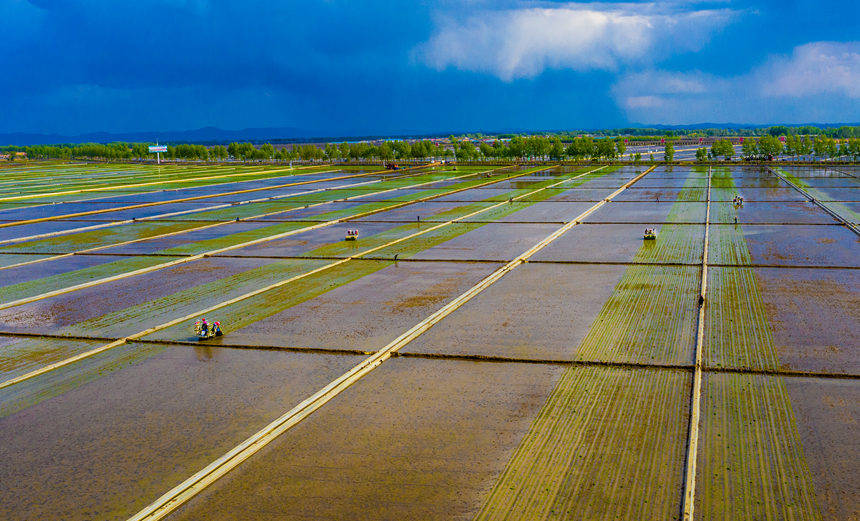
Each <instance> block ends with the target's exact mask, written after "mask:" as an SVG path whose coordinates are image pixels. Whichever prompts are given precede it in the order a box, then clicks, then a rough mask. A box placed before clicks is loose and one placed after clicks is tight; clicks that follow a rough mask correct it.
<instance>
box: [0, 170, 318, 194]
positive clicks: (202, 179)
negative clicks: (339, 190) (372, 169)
mask: <svg viewBox="0 0 860 521" xmlns="http://www.w3.org/2000/svg"><path fill="white" fill-rule="evenodd" d="M320 166H324V165H320ZM291 170H295V169H294V168H287V167H285V168H273V169H271V170H257V171H254V172H240V173H234V174H221V175H214V176H205V177H190V178H188V179H178V180H176V181H164V180H161V181H147V182H146V183H132V184H127V185H117V186H100V187H94V188H81V189H79V190H65V191H60V192H49V193H40V194H25V195H17V196H13V197H0V202H8V201H17V200H21V199H35V198H37V197H52V196H55V195H69V194H82V193H85V192H98V191H108V190H124V189H126V188H137V187H140V186H153V185H158V184H165V183H171V182H177V183H184V182H189V181H205V180H207V179H223V178H226V177H247V176H250V175H255V174H272V173H277V172H285V171H291Z"/></svg>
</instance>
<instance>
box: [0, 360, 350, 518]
mask: <svg viewBox="0 0 860 521" xmlns="http://www.w3.org/2000/svg"><path fill="white" fill-rule="evenodd" d="M359 359H360V358H358V357H350V356H319V355H313V354H298V353H285V352H278V351H250V350H224V349H218V348H193V347H174V348H164V349H162V350H161V351H160V352H159V353H158V354H156V355H154V356H152V357H150V358H148V359H146V360H143V361H138V362H137V363H136V364H133V365H130V366H127V367H125V368H123V369H120V370H116V371H113V372H108V373H105V374H102V375H101V377H100V378H98V379H95V380H92V381H90V382H89V383H88V384H86V385H81V386H78V387H76V388H74V389H70V390H68V391H67V392H65V393H63V394H61V395H59V396H56V397H54V398H52V399H49V400H46V401H42V402H41V403H37V404H35V405H32V406H30V407H27V408H25V409H23V410H20V411H18V412H17V413H15V414H12V415H11V416H6V417H3V418H0V439H2V440H3V444H2V445H0V481H2V483H3V486H2V487H0V517H2V518H3V519H8V520H17V519H20V520H25V519H26V520H32V519H67V520H76V519H80V520H85V519H86V520H89V519H125V518H127V517H128V516H130V515H131V514H133V513H135V512H136V511H137V510H139V509H140V508H143V507H144V506H145V505H146V504H148V503H149V502H151V501H153V500H154V499H156V498H157V497H158V496H160V495H161V494H163V493H164V492H166V491H167V490H168V489H170V488H172V487H173V486H175V485H176V484H178V483H179V482H181V481H182V480H184V479H185V478H186V477H188V476H189V475H191V474H193V473H194V472H196V471H197V470H199V469H200V468H202V467H204V466H205V465H207V464H208V463H209V462H211V461H212V460H214V459H216V458H217V457H219V456H221V455H222V454H223V453H225V452H227V451H228V450H229V449H230V448H232V447H233V446H235V445H237V444H238V443H239V442H241V441H242V440H244V439H245V438H246V437H247V436H249V435H250V434H252V433H253V432H255V431H257V430H258V429H260V428H261V427H263V426H264V425H266V424H267V423H268V422H270V421H271V420H273V419H274V418H276V417H278V416H280V415H281V414H283V413H284V412H286V411H287V410H289V409H290V408H291V407H293V406H294V405H295V404H297V403H298V402H299V401H301V400H302V399H304V398H306V397H307V396H309V395H311V394H312V393H314V392H315V391H317V390H318V389H319V388H321V387H322V386H324V385H325V384H326V383H328V382H329V381H331V380H332V379H334V378H335V377H337V376H339V375H340V374H342V373H343V372H345V371H346V370H348V368H349V367H351V366H352V365H354V364H355V363H357V361H358V360H359ZM2 392H3V391H0V393H2Z"/></svg>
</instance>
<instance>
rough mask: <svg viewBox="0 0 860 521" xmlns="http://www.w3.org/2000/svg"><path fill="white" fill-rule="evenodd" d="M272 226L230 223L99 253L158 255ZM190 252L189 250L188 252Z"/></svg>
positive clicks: (201, 224)
mask: <svg viewBox="0 0 860 521" xmlns="http://www.w3.org/2000/svg"><path fill="white" fill-rule="evenodd" d="M185 224H188V225H189V226H195V227H203V226H207V225H208V224H209V223H193V224H191V223H185ZM269 226H272V224H271V223H261V222H232V223H227V224H223V225H221V226H215V227H213V228H206V229H203V230H193V229H192V230H189V231H187V232H185V233H178V234H176V235H171V236H169V237H163V238H156V239H150V240H145V241H140V242H136V243H134V244H124V245H122V246H114V247H111V248H105V249H103V250H100V251H99V252H100V253H105V254H117V253H121V254H135V255H145V254H151V253H159V252H161V251H162V250H166V249H168V248H176V247H179V246H183V245H187V244H191V243H196V242H202V241H212V240H213V239H219V238H227V237H229V236H230V235H233V234H238V233H243V232H249V231H252V230H259V229H261V228H266V227H269ZM189 252H190V250H189Z"/></svg>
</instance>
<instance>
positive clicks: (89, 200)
mask: <svg viewBox="0 0 860 521" xmlns="http://www.w3.org/2000/svg"><path fill="white" fill-rule="evenodd" d="M236 168H238V167H236ZM308 168H315V167H296V168H294V169H293V170H294V171H295V170H305V169H308ZM335 171H336V170H320V171H319V172H307V173H301V172H299V173H297V174H296V175H312V174H316V173H326V172H335ZM258 172H262V170H260V171H258ZM277 177H286V176H277ZM267 179H274V178H271V177H270V178H267ZM236 182H243V181H236ZM222 184H230V182H227V183H215V184H211V185H201V186H219V185H222ZM190 188H194V187H190ZM188 189H189V187H180V188H164V189H156V190H149V191H145V192H133V193H130V194H112V195H116V196H118V197H125V196H141V195H149V194H157V193H161V192H178V191H180V190H188ZM108 197H109V196H108ZM100 199H103V198H100V197H97V198H93V199H70V200H68V201H61V202H54V203H36V204H32V205H27V206H24V207H22V208H28V209H31V208H41V207H44V206H55V205H57V204H71V203H79V204H92V203H96V202H99V200H100ZM3 204H7V203H3ZM10 210H14V208H12V209H2V210H0V212H6V211H10Z"/></svg>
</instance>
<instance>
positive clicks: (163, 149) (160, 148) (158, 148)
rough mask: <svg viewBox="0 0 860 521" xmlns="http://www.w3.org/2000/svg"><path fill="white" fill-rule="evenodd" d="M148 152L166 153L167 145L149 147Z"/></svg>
mask: <svg viewBox="0 0 860 521" xmlns="http://www.w3.org/2000/svg"><path fill="white" fill-rule="evenodd" d="M149 151H150V152H167V145H150V146H149Z"/></svg>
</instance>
